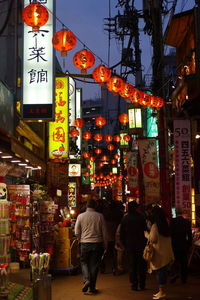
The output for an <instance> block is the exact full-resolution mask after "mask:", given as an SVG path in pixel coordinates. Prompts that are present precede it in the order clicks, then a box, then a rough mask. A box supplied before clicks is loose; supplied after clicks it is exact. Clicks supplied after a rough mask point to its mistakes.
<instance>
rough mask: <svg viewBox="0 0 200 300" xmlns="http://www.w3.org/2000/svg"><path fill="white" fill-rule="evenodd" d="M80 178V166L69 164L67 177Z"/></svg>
mask: <svg viewBox="0 0 200 300" xmlns="http://www.w3.org/2000/svg"><path fill="white" fill-rule="evenodd" d="M79 176H81V165H80V164H69V177H79Z"/></svg>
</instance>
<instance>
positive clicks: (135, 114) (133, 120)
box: [128, 108, 142, 129]
mask: <svg viewBox="0 0 200 300" xmlns="http://www.w3.org/2000/svg"><path fill="white" fill-rule="evenodd" d="M128 119H129V128H131V129H132V128H142V111H141V108H131V109H129V110H128Z"/></svg>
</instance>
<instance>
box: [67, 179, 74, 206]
mask: <svg viewBox="0 0 200 300" xmlns="http://www.w3.org/2000/svg"><path fill="white" fill-rule="evenodd" d="M68 206H69V207H76V182H69V185H68Z"/></svg>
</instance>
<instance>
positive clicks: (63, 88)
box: [49, 77, 69, 159]
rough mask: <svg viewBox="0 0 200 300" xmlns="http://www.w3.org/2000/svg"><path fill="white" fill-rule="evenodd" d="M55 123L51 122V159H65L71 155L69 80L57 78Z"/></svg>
mask: <svg viewBox="0 0 200 300" xmlns="http://www.w3.org/2000/svg"><path fill="white" fill-rule="evenodd" d="M55 106H56V111H55V121H54V122H49V158H50V159H63V158H64V159H65V158H67V157H68V153H69V137H68V136H69V127H68V126H69V125H68V78H67V77H58V78H56V104H55Z"/></svg>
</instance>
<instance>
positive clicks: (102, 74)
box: [92, 65, 111, 85]
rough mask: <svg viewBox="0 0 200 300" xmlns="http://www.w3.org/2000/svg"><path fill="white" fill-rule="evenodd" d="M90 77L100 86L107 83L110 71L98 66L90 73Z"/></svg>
mask: <svg viewBox="0 0 200 300" xmlns="http://www.w3.org/2000/svg"><path fill="white" fill-rule="evenodd" d="M92 77H93V78H94V80H95V81H97V82H99V83H100V84H101V85H102V84H103V83H104V82H106V81H108V80H109V79H110V77H111V71H110V69H109V68H107V67H105V66H103V65H100V66H98V67H96V68H95V69H94V71H93V72H92Z"/></svg>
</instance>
